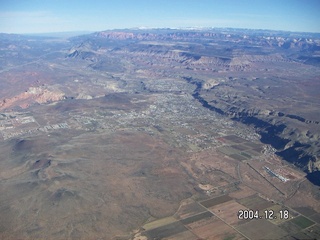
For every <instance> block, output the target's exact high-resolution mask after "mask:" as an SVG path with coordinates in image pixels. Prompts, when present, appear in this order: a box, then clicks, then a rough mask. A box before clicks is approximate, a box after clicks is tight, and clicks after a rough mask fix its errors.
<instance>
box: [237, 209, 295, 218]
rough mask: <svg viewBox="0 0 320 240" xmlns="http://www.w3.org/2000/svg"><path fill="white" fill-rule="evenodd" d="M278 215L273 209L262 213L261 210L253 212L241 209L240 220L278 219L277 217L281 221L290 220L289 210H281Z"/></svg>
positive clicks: (239, 212)
mask: <svg viewBox="0 0 320 240" xmlns="http://www.w3.org/2000/svg"><path fill="white" fill-rule="evenodd" d="M277 213H278V214H276V213H275V212H274V210H272V209H269V210H268V209H266V210H264V211H262V212H261V214H260V211H259V210H251V209H245V210H242V209H240V210H239V211H238V219H240V220H251V219H267V220H272V219H277V215H278V216H279V218H280V219H289V211H288V210H287V209H284V210H280V211H278V212H277Z"/></svg>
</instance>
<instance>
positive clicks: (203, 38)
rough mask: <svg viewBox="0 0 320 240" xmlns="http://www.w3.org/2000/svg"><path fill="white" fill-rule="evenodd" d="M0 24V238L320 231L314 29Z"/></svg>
mask: <svg viewBox="0 0 320 240" xmlns="http://www.w3.org/2000/svg"><path fill="white" fill-rule="evenodd" d="M0 39H1V41H0V62H1V64H0V153H1V154H0V238H1V239H119V240H120V239H121V240H122V239H126V240H129V239H131V240H138V239H140V240H147V239H181V240H182V239H190V240H193V239H194V240H196V239H317V238H320V204H319V201H320V190H319V186H320V182H319V175H320V160H319V155H320V144H319V142H320V141H319V138H320V135H319V133H320V124H319V123H320V112H319V109H320V95H319V92H320V77H319V76H320V61H319V56H320V55H319V54H320V35H319V34H312V33H292V32H281V31H264V30H246V29H205V30H177V29H148V30H133V29H126V30H114V31H103V32H96V33H93V34H87V35H81V36H77V37H72V38H55V37H39V36H27V35H14V34H0ZM241 211H242V212H241ZM250 211H252V212H250ZM244 212H245V213H244ZM249 212H250V214H252V215H245V214H249Z"/></svg>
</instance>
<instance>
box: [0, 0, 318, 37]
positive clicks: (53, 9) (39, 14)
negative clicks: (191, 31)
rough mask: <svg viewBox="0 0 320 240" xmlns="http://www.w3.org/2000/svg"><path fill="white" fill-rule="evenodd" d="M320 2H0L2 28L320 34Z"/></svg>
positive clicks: (17, 30)
mask: <svg viewBox="0 0 320 240" xmlns="http://www.w3.org/2000/svg"><path fill="white" fill-rule="evenodd" d="M319 12H320V1H319V0H308V1H307V0H306V1H301V0H280V1H279V0H269V1H248V0H243V1H239V0H228V1H217V0H216V1H215V0H211V1H209V0H202V1H200V0H199V1H196V0H192V1H190V0H184V1H181V0H175V1H172V0H163V1H160V0H159V1H158V0H152V1H150V0H122V1H121V0H119V1H105V0H97V1H83V0H68V1H66V0H55V1H43V0H29V1H23V0H20V1H19V0H0V32H4V33H45V32H64V31H68V32H70V31H84V30H85V31H101V30H106V29H116V28H133V27H150V28H163V27H170V28H180V27H233V28H252V29H271V30H286V31H299V32H320V24H319V23H320V14H319Z"/></svg>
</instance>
